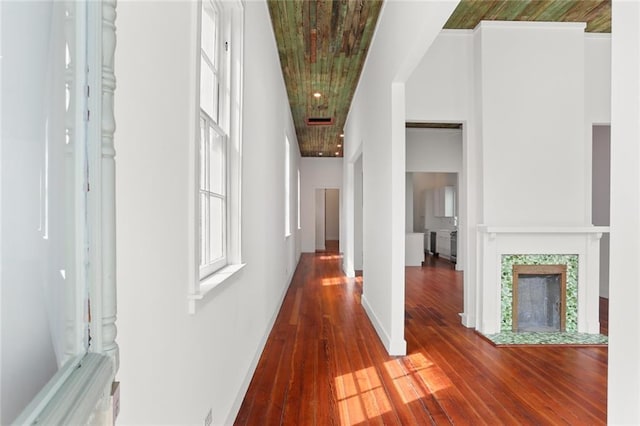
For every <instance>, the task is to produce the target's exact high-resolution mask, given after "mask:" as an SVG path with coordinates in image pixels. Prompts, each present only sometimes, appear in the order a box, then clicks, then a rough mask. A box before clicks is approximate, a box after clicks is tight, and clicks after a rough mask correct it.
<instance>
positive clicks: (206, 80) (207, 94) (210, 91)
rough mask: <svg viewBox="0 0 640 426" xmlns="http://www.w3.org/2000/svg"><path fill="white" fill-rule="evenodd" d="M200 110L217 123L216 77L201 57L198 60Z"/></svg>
mask: <svg viewBox="0 0 640 426" xmlns="http://www.w3.org/2000/svg"><path fill="white" fill-rule="evenodd" d="M200 108H202V109H203V110H204V111H205V112H206V113H207V114H208V115H209V117H211V118H212V119H213V120H214V121H216V122H217V120H218V77H217V76H216V75H215V73H214V71H213V69H211V67H210V65H209V63H208V62H207V61H205V60H204V58H202V57H201V59H200Z"/></svg>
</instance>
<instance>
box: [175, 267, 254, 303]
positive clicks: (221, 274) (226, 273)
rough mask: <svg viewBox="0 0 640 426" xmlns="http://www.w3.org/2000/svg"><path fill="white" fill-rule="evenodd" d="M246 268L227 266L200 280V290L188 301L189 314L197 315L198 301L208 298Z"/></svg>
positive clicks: (191, 295)
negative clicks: (209, 294)
mask: <svg viewBox="0 0 640 426" xmlns="http://www.w3.org/2000/svg"><path fill="white" fill-rule="evenodd" d="M245 266H246V263H237V264H234V265H227V266H225V267H224V268H222V269H220V270H218V271H216V272H214V273H213V274H211V275H209V276H208V277H205V278H204V279H202V280H200V285H199V290H198V291H197V292H195V293H191V294H190V295H189V296H188V297H187V299H188V300H189V313H190V314H195V313H196V304H197V302H198V300H202V299H204V298H205V297H206V295H207V294H208V293H210V292H211V291H212V290H213V289H215V288H216V287H218V286H219V285H220V284H222V283H224V282H225V281H227V280H228V279H229V278H231V277H233V276H234V275H235V274H237V273H238V272H239V271H240V270H242V269H243V268H244V267H245Z"/></svg>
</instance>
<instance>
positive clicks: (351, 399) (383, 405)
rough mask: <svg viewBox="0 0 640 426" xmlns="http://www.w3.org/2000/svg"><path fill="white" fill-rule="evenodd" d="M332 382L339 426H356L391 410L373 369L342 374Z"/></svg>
mask: <svg viewBox="0 0 640 426" xmlns="http://www.w3.org/2000/svg"><path fill="white" fill-rule="evenodd" d="M334 382H335V390H336V397H337V399H338V407H339V412H340V424H341V425H357V424H360V423H363V422H365V421H367V420H369V419H374V418H376V417H380V415H381V414H383V413H386V412H389V411H391V409H392V408H391V402H390V401H389V399H388V398H387V395H386V393H385V391H384V389H383V388H382V382H381V381H380V378H379V377H378V375H377V372H376V370H375V368H373V367H368V368H363V369H360V370H358V371H356V372H354V373H346V374H342V375H340V376H337V377H336V378H335V379H334Z"/></svg>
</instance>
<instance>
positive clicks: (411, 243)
mask: <svg viewBox="0 0 640 426" xmlns="http://www.w3.org/2000/svg"><path fill="white" fill-rule="evenodd" d="M404 241H405V243H404V259H405V262H404V264H405V265H406V266H422V262H423V261H424V234H423V233H422V232H412V233H407V234H406V235H405V240H404Z"/></svg>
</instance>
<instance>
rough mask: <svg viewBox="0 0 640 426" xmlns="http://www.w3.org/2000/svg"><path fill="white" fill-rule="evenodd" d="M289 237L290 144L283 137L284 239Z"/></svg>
mask: <svg viewBox="0 0 640 426" xmlns="http://www.w3.org/2000/svg"><path fill="white" fill-rule="evenodd" d="M290 236H291V142H289V137H288V136H287V135H285V136H284V237H285V239H286V238H289V237H290Z"/></svg>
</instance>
